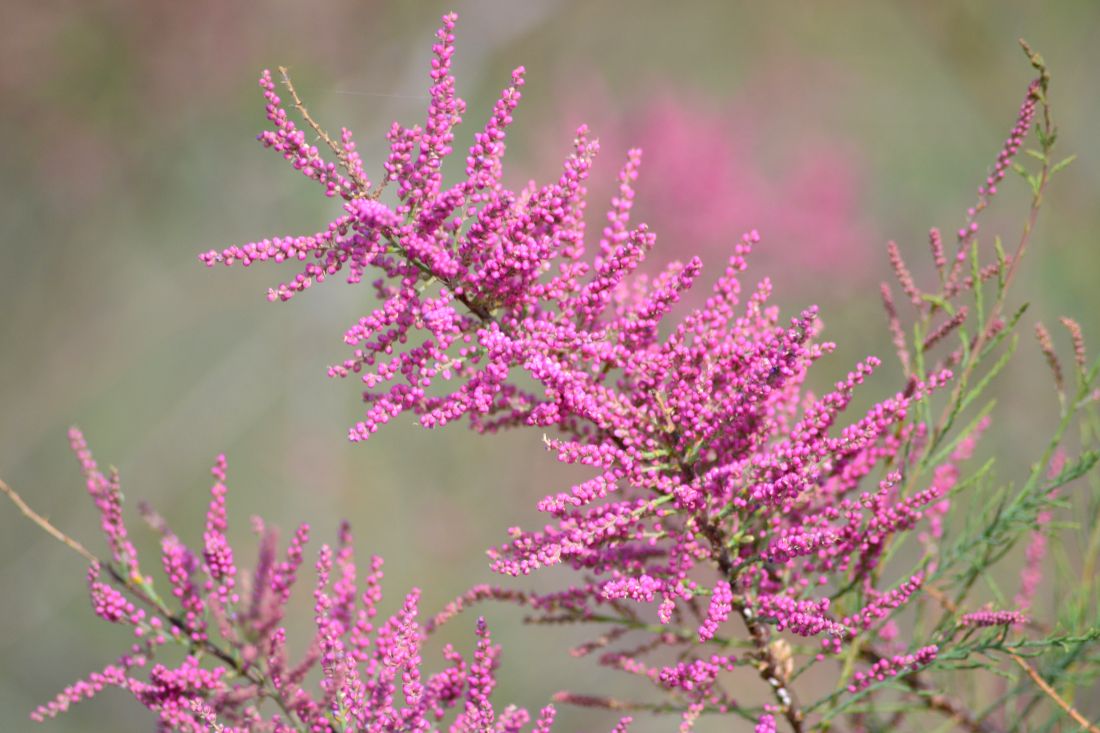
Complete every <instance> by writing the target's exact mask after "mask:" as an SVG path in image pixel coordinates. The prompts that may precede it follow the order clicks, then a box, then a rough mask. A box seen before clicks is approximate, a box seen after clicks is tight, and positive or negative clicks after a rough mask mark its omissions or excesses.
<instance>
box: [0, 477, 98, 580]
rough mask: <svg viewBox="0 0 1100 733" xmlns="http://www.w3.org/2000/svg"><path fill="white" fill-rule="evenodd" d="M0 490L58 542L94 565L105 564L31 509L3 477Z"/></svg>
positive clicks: (24, 514) (0, 480) (0, 481)
mask: <svg viewBox="0 0 1100 733" xmlns="http://www.w3.org/2000/svg"><path fill="white" fill-rule="evenodd" d="M0 491H3V492H4V493H5V494H6V495H7V497H8V498H9V499H11V501H12V503H13V504H15V506H17V507H19V511H21V512H23V516H25V517H27V518H28V519H30V520H31V521H32V522H34V523H35V524H37V525H38V526H39V527H41V528H42V529H44V530H46V532H47V533H48V534H49V535H50V536H51V537H53V538H54V539H56V540H57V541H58V542H61V543H62V544H64V545H66V546H67V547H68V548H69V549H71V550H73V551H74V552H76V553H77V554H78V555H80V556H81V557H83V558H84V559H85V560H87V561H88V562H90V563H92V564H93V565H103V563H102V562H100V560H99V558H98V557H96V556H95V555H93V554H92V553H91V552H90V551H89V550H88V549H87V548H86V547H84V545H82V544H80V543H79V542H77V541H76V540H74V539H73V538H72V537H70V536H69V535H67V534H65V533H64V532H62V531H61V530H60V529H58V528H57V527H55V526H53V524H51V523H50V520H48V519H46V518H45V517H43V516H42V515H41V514H39V513H38V512H36V511H35V510H33V509H31V508H30V506H28V505H27V502H25V501H23V497H21V496H19V494H17V493H16V491H15V489H13V488H12V487H10V486H8V485H7V484H6V483H4V481H3V479H0Z"/></svg>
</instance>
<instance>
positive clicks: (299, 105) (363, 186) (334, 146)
mask: <svg viewBox="0 0 1100 733" xmlns="http://www.w3.org/2000/svg"><path fill="white" fill-rule="evenodd" d="M279 73H280V74H282V77H283V84H284V85H286V88H287V91H288V92H290V96H291V98H292V99H293V100H294V109H296V110H298V114H300V115H301V116H302V119H304V120H305V121H306V123H307V124H308V125H309V126H310V127H312V128H313V131H314V132H315V133H317V137H319V138H320V139H321V140H322V141H323V142H324V143H325V145H327V146H328V147H329V149H331V150H332V152H333V153H335V154H336V157H337V158H339V159H340V165H342V166H343V167H344V170H345V171H347V174H348V177H349V178H351V180H352V181H354V182H355V185H356V187H357V188H358V189H359V191H360V192H361V193H362V194H363V195H365V196H366V195H370V184H369V182H368V181H366V180H364V179H363V177H362V176H361V175H359V173H358V172H357V171H356V170H355V168H354V167H352V165H351V161H350V160H349V159H348V153H347V151H346V150H345V149H344V146H343V145H341V144H340V143H338V142H336V141H335V140H334V139H333V138H332V136H331V135H329V134H328V133H327V132H326V131H325V128H323V127H321V126H320V125H319V124H317V121H316V120H314V119H313V117H312V116H311V115H310V114H309V110H307V109H306V106H305V104H304V103H303V102H302V99H301V97H299V96H298V91H297V90H296V89H295V88H294V84H293V83H292V82H291V81H290V72H289V71H288V70H287V68H286V67H285V66H280V67H279Z"/></svg>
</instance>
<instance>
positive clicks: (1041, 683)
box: [1008, 652, 1100, 733]
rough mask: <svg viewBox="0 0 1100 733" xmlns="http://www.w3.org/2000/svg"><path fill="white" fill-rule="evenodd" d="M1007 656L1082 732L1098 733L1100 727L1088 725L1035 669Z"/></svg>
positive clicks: (1022, 661) (1021, 658) (1085, 719)
mask: <svg viewBox="0 0 1100 733" xmlns="http://www.w3.org/2000/svg"><path fill="white" fill-rule="evenodd" d="M1008 656H1010V657H1012V661H1014V662H1016V664H1017V665H1019V667H1020V669H1022V670H1023V671H1024V672H1026V673H1027V676H1028V677H1030V678H1031V680H1032V682H1034V683H1035V684H1036V685H1037V686H1038V688H1039V689H1040V690H1042V691H1043V692H1044V693H1045V694H1046V696H1047V697H1049V698H1050V699H1051V700H1053V701H1054V702H1055V704H1057V705H1058V707H1060V708H1062V710H1064V711H1065V712H1066V715H1068V716H1069V717H1071V718H1073V720H1074V722H1076V723H1077V724H1078V725H1080V726H1081V728H1082V730H1087V731H1089V733H1100V726H1098V725H1096V724H1095V723H1090V722H1089V721H1088V719H1087V718H1086V717H1085V716H1084V715H1082V714H1081V713H1080V712H1078V711H1077V709H1076V708H1074V707H1073V706H1072V705H1070V704H1069V703H1068V702H1066V701H1065V699H1063V698H1062V696H1061V695H1059V694H1058V691H1057V690H1055V689H1054V688H1053V687H1051V686H1050V683H1048V682H1047V681H1046V680H1044V679H1043V677H1042V675H1040V674H1039V673H1038V672H1036V671H1035V668H1034V667H1032V666H1031V665H1030V664H1028V663H1027V662H1026V661H1025V660H1024V658H1023V657H1021V656H1020V655H1019V654H1014V653H1012V652H1009V653H1008Z"/></svg>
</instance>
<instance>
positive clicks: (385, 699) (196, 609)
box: [31, 429, 555, 733]
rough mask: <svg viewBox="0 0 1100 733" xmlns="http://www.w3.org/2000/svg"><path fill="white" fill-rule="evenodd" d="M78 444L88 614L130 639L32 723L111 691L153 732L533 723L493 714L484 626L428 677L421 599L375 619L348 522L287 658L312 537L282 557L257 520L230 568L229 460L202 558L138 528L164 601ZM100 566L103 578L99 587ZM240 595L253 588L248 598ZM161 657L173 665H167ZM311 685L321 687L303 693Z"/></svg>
mask: <svg viewBox="0 0 1100 733" xmlns="http://www.w3.org/2000/svg"><path fill="white" fill-rule="evenodd" d="M71 437H72V443H73V448H74V450H75V451H76V453H77V456H78V457H79V459H80V461H81V464H82V466H83V468H84V473H85V476H86V478H87V482H88V488H89V492H90V493H91V495H92V498H93V499H94V500H95V502H96V505H97V506H98V508H99V511H100V516H101V518H102V522H103V529H104V534H105V536H106V538H107V541H108V544H109V545H110V546H111V549H112V554H113V560H112V561H111V562H110V563H109V564H108V565H107V566H106V567H101V566H100V565H98V564H96V565H93V566H92V567H91V568H90V570H89V573H88V583H89V590H90V595H91V599H92V607H93V609H94V611H95V613H96V615H97V616H99V617H100V618H102V619H104V620H106V621H109V622H111V623H117V624H122V625H125V626H128V627H130V628H131V629H132V631H133V634H134V641H133V643H132V645H131V647H130V649H129V650H128V651H127V652H126V653H125V654H123V655H122V656H121V657H119V659H118V660H117V661H116V662H114V663H112V664H109V665H107V666H106V667H105V668H104V669H103V670H102V671H100V672H95V673H93V674H91V675H89V676H88V677H87V678H86V679H83V680H80V681H78V682H76V683H74V684H72V685H70V686H69V687H67V688H66V689H65V690H64V691H63V692H62V693H61V694H59V695H58V696H57V697H56V698H55V699H54V700H53V701H51V702H50V703H48V704H46V705H43V706H41V707H39V708H38V709H37V710H36V711H35V712H34V713H33V714H32V716H31V717H32V718H33V719H34V720H37V721H42V720H44V719H45V718H48V717H53V716H55V715H57V714H59V713H61V712H63V711H65V710H67V709H68V708H69V707H70V706H71V705H72V704H73V703H75V702H79V701H81V700H85V699H88V698H91V697H92V696H94V695H96V694H97V693H99V692H100V691H102V690H103V689H105V688H106V687H119V688H122V689H124V690H127V691H129V692H130V693H131V694H132V695H133V696H134V698H135V699H137V700H138V702H140V703H141V704H142V705H144V706H145V707H147V708H149V709H150V710H152V711H153V712H155V713H156V715H157V720H158V725H159V728H158V729H160V730H175V731H194V732H195V733H198V732H200V731H219V732H221V733H236V732H239V733H244V732H246V731H248V732H255V733H260V732H262V731H270V732H271V733H291V732H299V731H306V730H308V731H311V732H316V733H335V731H351V730H361V731H411V730H416V731H430V730H439V729H441V727H442V722H441V721H443V720H444V719H445V716H447V715H448V714H449V713H450V717H451V718H452V720H451V723H450V726H451V727H450V730H451V731H456V732H457V731H469V732H471V733H472V732H474V731H502V732H503V731H514V732H516V733H518V731H520V730H521V728H523V727H524V726H526V725H527V723H528V722H530V716H529V715H528V713H527V712H526V711H525V710H523V709H521V708H517V707H514V706H510V707H507V708H505V709H504V710H502V711H499V712H498V711H496V710H495V709H494V707H493V705H492V703H491V701H490V696H491V694H492V691H493V688H494V686H495V684H496V683H495V674H496V670H497V667H498V666H499V652H500V649H499V647H497V646H496V645H494V644H493V643H492V641H491V639H490V636H489V631H488V629H487V628H486V626H485V623H484V621H480V620H479V621H478V624H477V639H478V641H477V649H476V651H475V653H474V655H473V658H472V659H471V660H469V661H466V660H465V659H463V657H462V655H460V654H459V653H458V652H457V651H456V650H455V649H453V648H452V647H451V646H449V645H448V646H447V647H446V648H445V649H444V650H443V657H444V660H445V662H446V666H445V667H444V669H443V670H442V671H440V672H437V673H434V674H430V675H425V674H423V673H422V671H421V658H420V650H421V647H422V645H423V643H424V641H425V638H426V634H427V631H426V629H425V627H424V626H423V625H422V624H421V623H420V622H419V620H418V615H419V598H420V593H419V591H418V590H416V589H414V590H413V591H411V592H410V593H409V594H408V595H407V596H406V598H405V602H404V604H403V606H402V608H401V609H400V610H399V611H398V612H397V613H395V614H394V615H393V616H391V617H390V618H388V619H386V620H384V621H380V620H379V619H378V618H377V607H378V603H379V602H380V601H381V598H382V594H381V591H380V582H381V579H382V561H381V559H380V558H378V557H374V558H372V559H371V562H370V565H369V569H368V572H367V574H366V576H365V577H360V575H359V571H358V569H357V566H356V563H355V559H354V557H353V550H352V541H351V533H350V530H349V528H348V526H347V525H346V524H345V525H343V526H342V528H341V530H340V537H339V542H338V544H337V545H336V547H330V546H328V545H323V546H322V547H321V548H320V551H319V553H318V559H317V562H316V570H317V576H318V578H317V583H316V586H315V587H314V590H313V599H314V621H315V627H316V630H315V632H314V634H313V636H312V638H311V639H310V640H309V641H308V644H307V646H306V647H305V648H304V651H303V652H302V653H301V654H300V655H298V656H296V657H295V658H292V656H291V654H290V652H289V650H288V644H287V630H286V627H285V626H284V625H283V620H284V619H283V616H284V613H285V610H286V607H287V603H288V601H289V599H290V592H291V589H292V586H293V585H294V583H295V579H296V576H297V574H298V572H299V570H300V569H301V565H302V562H303V560H304V552H303V549H304V545H305V543H306V542H307V541H308V537H309V527H308V525H305V524H303V525H301V526H300V527H299V528H298V530H297V531H296V532H295V534H294V535H293V537H292V538H291V540H290V543H289V544H288V546H287V549H286V551H285V552H284V553H282V555H281V557H280V553H279V552H278V533H277V532H276V531H275V530H274V529H272V528H269V527H266V526H265V525H264V524H263V522H262V521H260V520H259V519H255V520H253V526H254V529H255V531H256V533H257V535H258V536H259V552H258V555H257V561H256V566H255V569H254V570H253V571H252V572H251V573H248V574H244V573H242V572H241V571H239V570H238V568H237V566H236V564H235V563H234V561H233V550H232V548H231V547H230V546H229V543H228V541H227V540H226V536H225V531H226V527H227V524H226V506H225V498H226V487H225V483H224V482H225V469H226V464H225V458H224V457H222V456H219V457H218V460H217V462H216V464H215V466H214V470H213V473H214V475H215V478H216V483H215V484H214V487H213V490H212V492H211V502H210V508H209V511H208V512H207V517H206V532H205V534H204V537H203V541H204V550H203V551H201V552H199V551H195V550H192V549H190V548H188V547H187V546H186V545H185V544H184V543H183V542H182V541H181V540H180V539H179V537H178V536H177V535H175V534H174V533H173V532H172V531H171V530H170V529H169V528H168V527H167V525H166V524H165V523H164V521H163V520H162V519H161V518H160V517H158V516H157V515H156V514H154V513H152V512H151V511H150V510H146V511H145V513H146V518H147V519H148V521H149V523H150V524H151V525H152V526H153V528H154V529H155V530H156V531H157V532H158V533H159V534H160V535H161V562H162V564H163V567H164V571H165V574H166V575H167V576H168V579H169V583H170V586H171V591H170V596H168V597H166V596H164V595H162V594H161V593H159V592H158V590H157V589H156V587H155V586H154V583H153V580H152V579H151V578H149V577H146V576H143V575H140V574H139V573H137V571H136V567H137V555H136V553H135V552H133V547H132V546H131V545H129V544H128V542H127V541H126V540H125V539H124V538H125V537H126V536H127V534H126V528H125V525H124V524H123V521H122V506H121V494H120V493H119V491H118V482H117V475H112V476H111V478H109V479H108V478H107V477H105V476H104V475H103V474H102V473H101V472H100V471H99V469H98V467H97V466H96V463H95V460H94V459H93V458H92V455H91V453H90V451H89V450H88V448H87V445H86V444H85V442H84V438H83V436H82V435H81V434H80V433H79V432H78V431H77V430H75V429H74V430H73V431H72V434H71ZM104 570H107V575H109V577H108V578H107V579H106V580H105V579H104V574H105V573H104ZM236 588H248V589H249V592H248V593H247V597H242V596H241V595H240V594H238V593H237V592H236V591H235V589H236ZM167 646H177V647H181V648H182V649H183V651H184V655H183V657H182V660H181V661H178V662H177V663H170V662H165V661H157V660H158V654H162V652H164V651H165V649H164V648H165V647H167ZM162 656H166V657H167V658H173V657H177V658H178V656H179V655H173V654H167V655H162ZM315 678H317V679H318V682H317V683H316V689H310V688H311V687H312V686H313V685H314V682H313V680H314V679H315ZM554 715H555V713H554V708H553V707H550V706H548V707H546V708H544V709H543V710H542V712H541V713H540V715H539V718H538V720H537V721H536V723H535V726H534V729H533V730H534V731H535V733H546V732H547V731H549V729H550V725H551V723H552V722H553V720H554Z"/></svg>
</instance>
